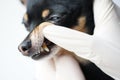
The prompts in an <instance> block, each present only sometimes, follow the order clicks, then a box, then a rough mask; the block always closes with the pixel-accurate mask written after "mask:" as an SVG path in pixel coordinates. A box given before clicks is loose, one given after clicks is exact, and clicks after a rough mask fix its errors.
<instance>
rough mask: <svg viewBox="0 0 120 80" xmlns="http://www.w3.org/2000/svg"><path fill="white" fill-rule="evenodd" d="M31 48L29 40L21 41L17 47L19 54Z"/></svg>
mask: <svg viewBox="0 0 120 80" xmlns="http://www.w3.org/2000/svg"><path fill="white" fill-rule="evenodd" d="M31 47H32V44H31V40H26V41H23V42H22V43H21V44H20V45H19V46H18V49H19V51H20V52H22V53H25V51H27V50H29V49H30V48H31Z"/></svg>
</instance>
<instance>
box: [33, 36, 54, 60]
mask: <svg viewBox="0 0 120 80" xmlns="http://www.w3.org/2000/svg"><path fill="white" fill-rule="evenodd" d="M54 46H55V44H54V43H52V42H50V41H49V40H47V39H46V38H45V39H44V42H43V43H42V46H41V47H40V48H39V49H37V50H36V51H34V52H32V53H31V58H32V59H34V60H38V59H40V58H43V57H45V56H48V55H49V54H50V53H51V52H52V48H53V47H54Z"/></svg>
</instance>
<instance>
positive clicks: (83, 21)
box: [73, 16, 87, 33]
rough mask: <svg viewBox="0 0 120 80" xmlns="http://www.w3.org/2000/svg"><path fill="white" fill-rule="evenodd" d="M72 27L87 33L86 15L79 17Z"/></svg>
mask: <svg viewBox="0 0 120 80" xmlns="http://www.w3.org/2000/svg"><path fill="white" fill-rule="evenodd" d="M73 29H75V30H78V31H82V32H85V33H87V28H86V17H85V16H82V17H80V18H79V19H78V25H77V26H75V27H74V28H73Z"/></svg>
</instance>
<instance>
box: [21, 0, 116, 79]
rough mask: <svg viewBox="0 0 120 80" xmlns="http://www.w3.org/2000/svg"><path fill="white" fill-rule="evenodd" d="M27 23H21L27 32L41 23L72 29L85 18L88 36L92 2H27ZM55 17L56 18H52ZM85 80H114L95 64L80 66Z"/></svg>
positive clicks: (58, 0) (41, 0)
mask: <svg viewBox="0 0 120 80" xmlns="http://www.w3.org/2000/svg"><path fill="white" fill-rule="evenodd" d="M45 9H49V10H50V14H49V15H48V16H47V17H46V18H43V17H42V11H43V10H45ZM26 13H27V14H28V21H27V22H23V23H24V24H27V25H25V26H26V28H27V30H28V31H29V32H30V31H32V30H33V29H34V28H35V27H36V26H37V25H39V24H40V23H42V22H46V21H48V22H51V21H53V22H54V24H56V25H61V26H66V27H69V28H72V27H73V26H76V25H77V22H78V18H79V17H81V16H86V27H87V29H88V34H93V31H94V18H93V0H28V1H27V12H26ZM54 15H56V16H54ZM80 66H81V68H82V70H83V73H84V75H85V77H86V80H114V79H112V78H111V77H109V76H108V75H106V74H105V73H103V72H102V71H101V70H100V69H99V68H98V67H97V66H96V65H95V64H93V63H89V64H87V65H84V64H82V63H81V64H80Z"/></svg>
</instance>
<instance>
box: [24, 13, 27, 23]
mask: <svg viewBox="0 0 120 80" xmlns="http://www.w3.org/2000/svg"><path fill="white" fill-rule="evenodd" d="M23 19H24V20H25V21H26V22H27V21H28V14H27V13H25V15H24V16H23Z"/></svg>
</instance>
